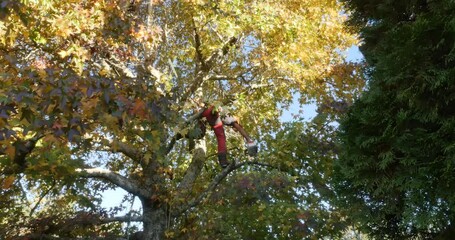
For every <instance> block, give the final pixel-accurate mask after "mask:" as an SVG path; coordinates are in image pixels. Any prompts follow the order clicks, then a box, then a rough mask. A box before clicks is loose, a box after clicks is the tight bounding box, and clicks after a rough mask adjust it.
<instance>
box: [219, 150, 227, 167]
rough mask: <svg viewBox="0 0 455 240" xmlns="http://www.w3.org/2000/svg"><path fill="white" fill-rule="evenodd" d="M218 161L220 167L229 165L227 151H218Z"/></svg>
mask: <svg viewBox="0 0 455 240" xmlns="http://www.w3.org/2000/svg"><path fill="white" fill-rule="evenodd" d="M218 162H219V163H220V166H221V167H222V168H226V167H227V166H229V162H228V160H227V153H225V152H220V153H218Z"/></svg>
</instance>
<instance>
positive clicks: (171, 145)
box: [165, 109, 204, 155]
mask: <svg viewBox="0 0 455 240" xmlns="http://www.w3.org/2000/svg"><path fill="white" fill-rule="evenodd" d="M203 112H204V109H201V110H199V111H198V112H197V113H195V114H193V115H192V116H191V117H189V118H188V119H187V120H186V121H185V122H184V123H183V127H180V129H182V128H184V127H186V126H188V125H189V124H191V123H192V122H194V121H195V120H197V119H199V118H201V116H202V113H203ZM180 138H181V136H180V134H179V133H176V134H175V136H173V137H172V138H171V141H170V142H169V144H168V145H167V146H166V151H165V155H167V154H168V153H170V152H171V151H172V149H173V148H174V145H175V143H176V142H177V140H179V139H180Z"/></svg>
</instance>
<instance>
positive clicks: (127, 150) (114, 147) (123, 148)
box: [110, 141, 142, 162]
mask: <svg viewBox="0 0 455 240" xmlns="http://www.w3.org/2000/svg"><path fill="white" fill-rule="evenodd" d="M110 149H111V151H112V152H113V153H117V152H119V153H123V154H124V155H125V156H127V157H129V158H131V159H132V160H134V161H136V162H139V161H140V160H141V159H142V153H141V152H140V151H138V150H137V149H136V148H133V147H131V146H130V145H128V144H126V143H124V142H120V141H113V142H112V143H111V147H110Z"/></svg>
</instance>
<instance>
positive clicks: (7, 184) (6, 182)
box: [2, 176, 16, 189]
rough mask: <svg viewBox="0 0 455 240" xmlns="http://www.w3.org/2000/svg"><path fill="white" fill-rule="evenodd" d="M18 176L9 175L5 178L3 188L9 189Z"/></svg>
mask: <svg viewBox="0 0 455 240" xmlns="http://www.w3.org/2000/svg"><path fill="white" fill-rule="evenodd" d="M15 179H16V178H15V177H14V176H8V177H6V178H5V179H4V180H3V183H2V188H3V189H9V188H10V187H11V185H12V184H13V182H14V180H15Z"/></svg>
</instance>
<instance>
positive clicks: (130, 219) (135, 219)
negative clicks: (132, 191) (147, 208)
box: [99, 214, 143, 223]
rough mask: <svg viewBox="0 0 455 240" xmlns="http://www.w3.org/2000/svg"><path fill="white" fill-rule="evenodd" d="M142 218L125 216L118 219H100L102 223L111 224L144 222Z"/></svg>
mask: <svg viewBox="0 0 455 240" xmlns="http://www.w3.org/2000/svg"><path fill="white" fill-rule="evenodd" d="M142 221H143V217H142V216H129V214H127V215H125V216H117V217H110V218H101V219H99V222H100V223H111V222H142Z"/></svg>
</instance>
